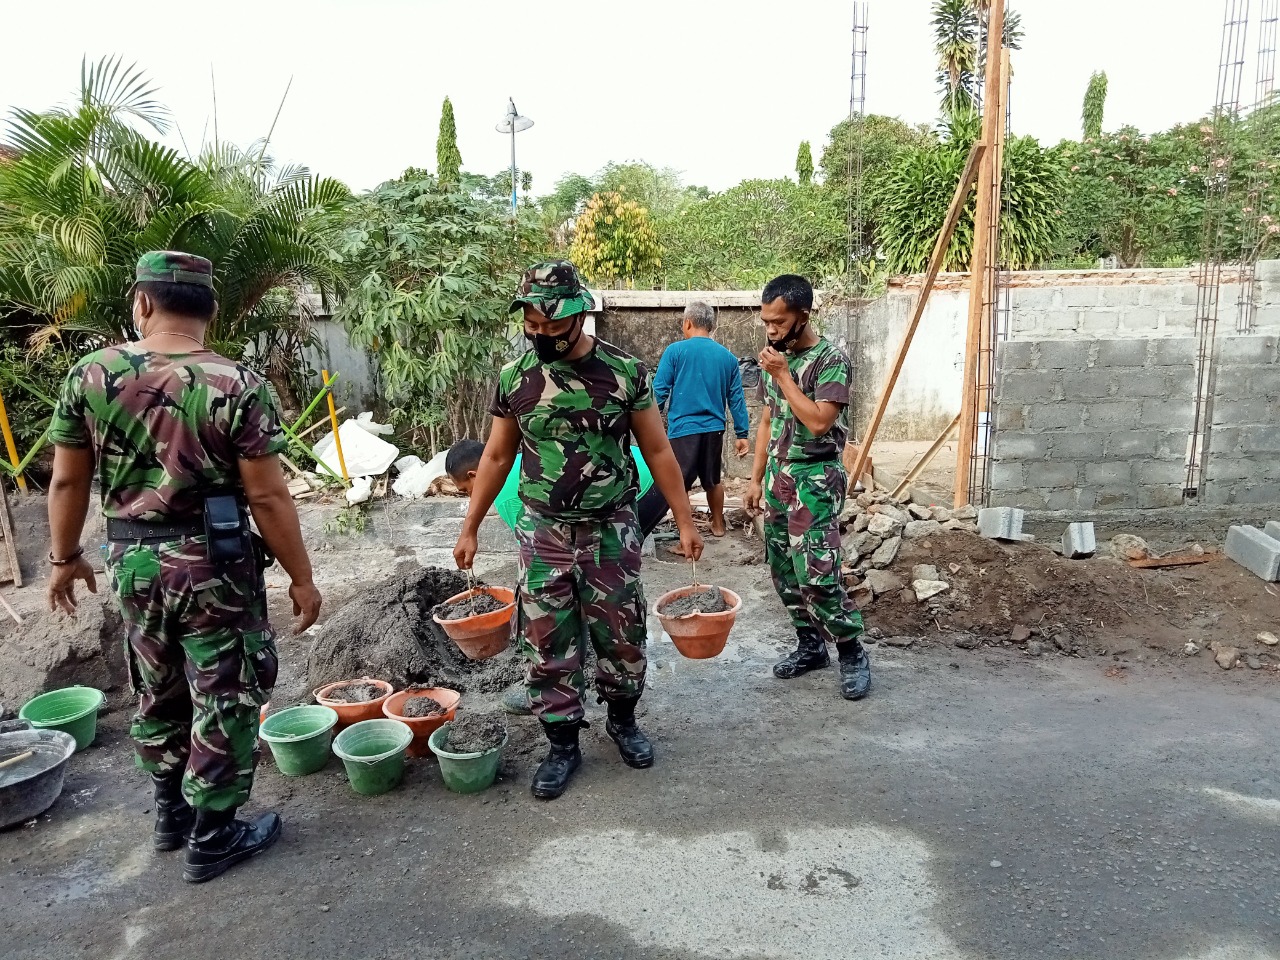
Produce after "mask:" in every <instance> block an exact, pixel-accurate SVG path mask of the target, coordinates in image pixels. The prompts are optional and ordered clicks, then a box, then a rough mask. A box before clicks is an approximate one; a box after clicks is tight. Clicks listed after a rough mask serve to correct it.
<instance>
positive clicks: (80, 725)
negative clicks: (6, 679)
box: [18, 687, 102, 751]
mask: <svg viewBox="0 0 1280 960" xmlns="http://www.w3.org/2000/svg"><path fill="white" fill-rule="evenodd" d="M100 706H102V691H101V690H99V689H97V688H96V687H63V688H62V689H61V690H50V691H49V692H48V693H42V694H40V696H38V697H36V698H35V699H34V700H28V701H27V702H26V703H25V704H24V705H23V707H22V709H21V710H19V711H18V716H19V717H21V718H22V719H23V720H26V721H27V722H28V723H30V724H31V726H33V727H35V728H36V729H39V730H61V731H63V732H64V733H69V734H71V736H73V737H75V739H76V750H77V751H79V750H83V749H84V748H85V747H87V746H89V744H91V743H93V741H94V738H95V737H97V736H98V708H99V707H100Z"/></svg>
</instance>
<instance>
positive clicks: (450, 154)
mask: <svg viewBox="0 0 1280 960" xmlns="http://www.w3.org/2000/svg"><path fill="white" fill-rule="evenodd" d="M461 171H462V153H461V152H460V151H459V150H458V127H457V125H456V124H455V123H454V119H453V103H452V101H450V100H449V98H448V97H445V98H444V106H442V107H441V108H440V133H439V135H438V136H437V137H436V176H437V177H438V178H439V180H440V183H441V184H444V185H451V184H456V183H457V182H458V175H459V173H460V172H461Z"/></svg>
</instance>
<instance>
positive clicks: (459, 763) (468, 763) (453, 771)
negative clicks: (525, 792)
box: [427, 723, 507, 793]
mask: <svg viewBox="0 0 1280 960" xmlns="http://www.w3.org/2000/svg"><path fill="white" fill-rule="evenodd" d="M452 725H453V724H450V723H446V724H445V725H444V726H443V727H441V728H440V729H439V730H437V731H436V732H435V733H433V734H432V735H431V739H430V740H428V741H427V743H428V744H430V745H431V749H432V750H433V751H435V755H436V757H437V758H438V759H439V761H440V776H442V777H444V785H445V786H446V787H448V788H449V789H450V790H452V791H453V792H454V793H479V792H480V791H481V790H484V789H486V788H487V787H489V786H490V785H491V784H492V783H493V781H494V779H495V778H496V777H497V776H498V762H499V761H500V760H501V759H502V748H503V747H505V746H506V745H507V738H506V737H503V738H502V743H500V744H498V745H497V746H496V747H494V748H493V749H492V750H486V751H485V752H484V753H451V752H450V751H449V750H448V749H447V748H446V747H445V743H446V742H447V741H448V739H449V728H450V727H451V726H452Z"/></svg>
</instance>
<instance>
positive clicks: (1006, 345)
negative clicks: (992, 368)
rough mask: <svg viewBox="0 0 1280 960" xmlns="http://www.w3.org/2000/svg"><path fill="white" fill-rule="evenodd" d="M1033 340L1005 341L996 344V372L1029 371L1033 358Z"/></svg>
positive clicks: (1034, 343)
mask: <svg viewBox="0 0 1280 960" xmlns="http://www.w3.org/2000/svg"><path fill="white" fill-rule="evenodd" d="M1035 348H1036V342H1035V341H1034V340H1005V341H1004V342H1003V343H997V344H996V369H997V370H1030V369H1031V367H1032V360H1033V359H1034V358H1035Z"/></svg>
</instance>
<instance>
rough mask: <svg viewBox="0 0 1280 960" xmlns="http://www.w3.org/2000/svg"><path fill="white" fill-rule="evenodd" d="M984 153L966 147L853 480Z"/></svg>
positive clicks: (980, 148) (868, 448) (881, 416)
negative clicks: (966, 154)
mask: <svg viewBox="0 0 1280 960" xmlns="http://www.w3.org/2000/svg"><path fill="white" fill-rule="evenodd" d="M985 153H986V147H985V146H983V144H981V143H975V144H974V145H973V148H972V149H971V150H970V151H969V162H968V163H966V164H965V165H964V172H963V173H961V174H960V180H959V182H958V183H956V192H955V194H954V195H953V196H952V197H951V206H950V208H949V209H948V210H947V216H946V218H945V219H944V220H943V221H942V229H941V230H939V231H938V239H937V241H936V242H935V243H934V245H933V253H932V254H931V255H930V257H929V267H928V269H927V270H926V271H925V275H924V283H923V285H922V286H921V287H920V298H919V299H918V300H917V301H916V308H915V312H914V313H913V314H912V315H911V322H910V323H909V324H907V332H906V334H905V335H904V336H903V338H902V345H901V346H900V347H898V356H897V359H895V360H894V363H893V367H892V368H891V369H890V370H889V378H888V379H887V380H885V383H884V386H883V387H881V389H880V398H879V399H878V400H877V401H876V407H875V410H874V412H873V413H872V414H871V421H870V422H869V423H868V424H867V429H866V430H865V431H864V432H863V435H862V440H861V444H860V449H859V451H858V459H857V461H856V462H855V463H854V467H853V477H854V482H856V480H857V478H858V477H861V476H862V472H863V470H865V469H866V466H867V460H868V459H869V458H870V456H871V444H872V442H873V441H874V440H875V438H876V433H877V432H878V431H879V430H880V423H881V421H883V420H884V413H885V410H887V409H888V407H889V399H890V398H891V397H892V396H893V388H894V386H895V385H897V383H898V375H899V374H900V373H902V364H903V363H904V362H905V361H906V359H907V351H908V350H910V349H911V340H912V338H913V337H914V336H915V335H916V327H918V326H919V325H920V318H921V317H923V316H924V310H925V307H926V306H927V305H928V303H929V294H930V293H931V292H932V291H933V284H934V281H935V280H937V279H938V273H939V271H941V270H942V262H943V260H944V259H945V258H946V255H947V247H949V246H950V245H951V235H952V234H953V233H955V229H956V224H957V223H958V222H959V220H960V213H961V211H963V210H964V205H965V203H966V202H967V201H968V199H969V191H970V190H972V189H973V179H974V177H975V176H976V175H977V172H978V164H979V162H980V161H981V159H982V157H983V156H984V155H985Z"/></svg>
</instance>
